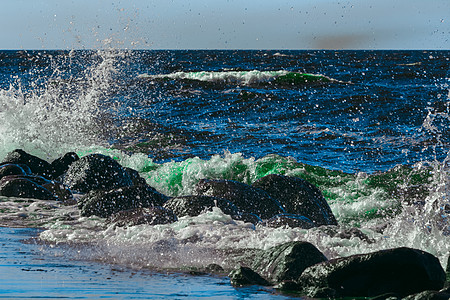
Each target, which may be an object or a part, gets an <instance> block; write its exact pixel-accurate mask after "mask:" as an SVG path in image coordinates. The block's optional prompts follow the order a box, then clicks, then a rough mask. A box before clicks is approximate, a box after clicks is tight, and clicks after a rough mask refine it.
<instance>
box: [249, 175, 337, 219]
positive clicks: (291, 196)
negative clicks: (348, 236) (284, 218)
mask: <svg viewBox="0 0 450 300" xmlns="http://www.w3.org/2000/svg"><path fill="white" fill-rule="evenodd" d="M252 186H253V187H256V188H258V189H261V190H264V191H266V192H267V193H268V194H269V195H270V196H271V197H273V198H274V199H277V200H278V202H279V203H281V205H282V206H283V208H284V209H285V210H286V212H287V213H289V214H295V215H301V216H305V217H307V218H308V219H309V220H311V221H312V222H313V223H314V224H316V226H320V225H337V221H336V218H335V216H334V215H333V212H332V211H331V209H330V206H329V205H328V203H327V201H326V200H325V198H324V197H323V195H322V193H321V192H320V190H319V189H318V188H317V187H315V186H314V185H313V184H311V183H309V182H308V181H306V180H303V179H301V178H297V177H290V176H283V175H277V174H271V175H267V176H264V177H262V178H260V179H258V180H257V181H255V182H254V183H253V184H252Z"/></svg>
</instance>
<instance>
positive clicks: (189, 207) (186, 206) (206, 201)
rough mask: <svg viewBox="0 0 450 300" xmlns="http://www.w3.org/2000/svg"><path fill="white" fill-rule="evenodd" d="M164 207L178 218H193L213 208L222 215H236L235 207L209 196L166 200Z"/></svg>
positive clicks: (228, 202)
mask: <svg viewBox="0 0 450 300" xmlns="http://www.w3.org/2000/svg"><path fill="white" fill-rule="evenodd" d="M164 207H165V208H168V209H171V210H172V211H173V212H174V213H175V214H176V215H177V216H178V217H184V216H190V217H195V216H198V215H200V214H202V213H204V212H206V211H212V208H213V207H218V208H220V209H221V210H222V211H223V213H225V214H227V215H230V216H233V215H238V214H239V210H238V209H237V207H236V206H235V205H234V204H233V203H231V202H230V201H228V200H225V199H222V198H215V197H209V196H201V195H200V196H183V197H175V198H171V199H169V200H167V202H166V203H164Z"/></svg>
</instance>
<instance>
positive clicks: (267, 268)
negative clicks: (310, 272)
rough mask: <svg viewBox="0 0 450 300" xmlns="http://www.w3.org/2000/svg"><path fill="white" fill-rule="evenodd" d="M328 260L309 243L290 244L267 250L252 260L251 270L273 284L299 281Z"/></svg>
mask: <svg viewBox="0 0 450 300" xmlns="http://www.w3.org/2000/svg"><path fill="white" fill-rule="evenodd" d="M326 260H327V258H326V257H325V255H323V254H322V252H320V251H319V250H318V249H317V248H316V247H315V246H314V245H312V244H310V243H308V242H288V243H284V244H281V245H278V246H275V247H272V248H270V249H267V250H265V251H264V252H262V253H261V254H259V255H255V257H254V258H253V260H251V262H252V263H251V268H252V269H253V270H255V271H256V272H258V274H261V276H263V277H264V278H266V279H267V280H269V281H271V282H273V283H280V282H282V281H287V280H297V279H298V277H299V276H300V275H301V274H302V272H303V271H304V270H305V269H306V268H308V267H310V266H312V265H315V264H317V263H320V262H324V261H326Z"/></svg>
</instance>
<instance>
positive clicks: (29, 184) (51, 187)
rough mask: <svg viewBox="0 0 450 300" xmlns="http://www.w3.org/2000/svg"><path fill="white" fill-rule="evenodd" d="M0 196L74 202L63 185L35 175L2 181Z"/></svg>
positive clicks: (7, 177)
mask: <svg viewBox="0 0 450 300" xmlns="http://www.w3.org/2000/svg"><path fill="white" fill-rule="evenodd" d="M0 182H1V183H2V184H0V185H1V187H0V194H1V195H2V196H6V197H22V198H34V199H39V200H60V201H64V202H67V203H68V202H71V201H73V195H72V193H71V192H70V190H69V189H68V188H67V187H65V186H64V185H63V184H61V183H58V182H55V181H51V180H48V179H45V178H44V177H41V176H33V175H9V176H4V177H3V178H2V180H1V181H0Z"/></svg>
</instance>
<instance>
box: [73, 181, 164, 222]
mask: <svg viewBox="0 0 450 300" xmlns="http://www.w3.org/2000/svg"><path fill="white" fill-rule="evenodd" d="M167 199H168V197H167V196H165V195H163V194H161V193H159V192H158V191H156V190H155V189H154V188H152V187H150V186H129V187H121V188H118V189H113V190H109V191H104V190H97V191H92V192H89V193H88V194H86V195H85V196H83V198H81V199H80V201H79V204H78V207H79V209H80V211H81V212H80V213H81V215H82V216H85V217H88V216H92V215H96V216H98V217H102V218H107V217H109V216H111V215H112V214H115V213H118V212H119V211H122V210H128V209H134V208H145V207H153V206H162V205H163V203H164V202H165V201H167Z"/></svg>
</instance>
